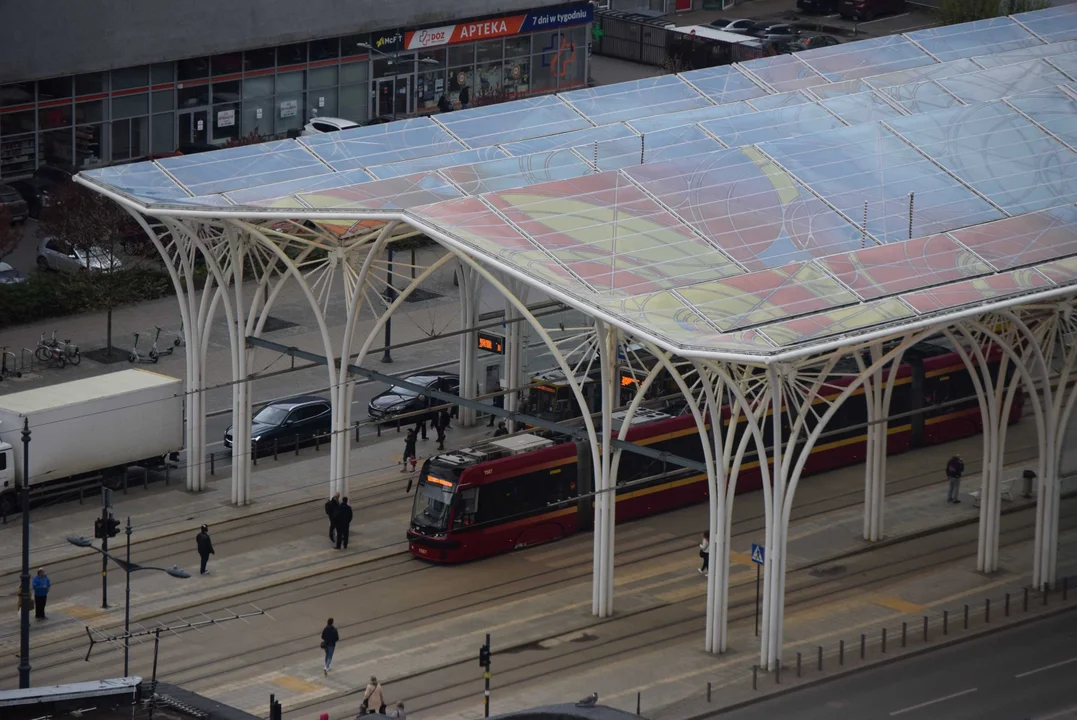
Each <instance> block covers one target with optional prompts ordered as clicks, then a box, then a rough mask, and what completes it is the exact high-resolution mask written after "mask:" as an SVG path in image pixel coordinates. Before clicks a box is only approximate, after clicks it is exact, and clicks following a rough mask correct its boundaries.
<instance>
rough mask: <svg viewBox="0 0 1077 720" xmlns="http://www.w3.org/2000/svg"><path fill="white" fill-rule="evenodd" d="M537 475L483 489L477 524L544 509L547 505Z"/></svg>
mask: <svg viewBox="0 0 1077 720" xmlns="http://www.w3.org/2000/svg"><path fill="white" fill-rule="evenodd" d="M536 475H537V473H532V474H528V475H520V476H518V477H513V478H506V479H505V480H498V481H497V482H493V483H490V484H489V485H486V486H484V487H483V490H482V494H481V495H480V497H479V503H478V508H479V510H478V515H477V522H482V523H485V522H494V521H498V520H502V519H505V518H511V517H516V516H520V515H524V514H526V513H529V512H532V511H534V510H540V509H544V508H545V507H546V504H547V498H546V496H545V492H544V488H543V484H542V482H541V480H540V478H539V477H536Z"/></svg>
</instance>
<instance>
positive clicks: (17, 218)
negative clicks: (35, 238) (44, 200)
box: [0, 185, 30, 222]
mask: <svg viewBox="0 0 1077 720" xmlns="http://www.w3.org/2000/svg"><path fill="white" fill-rule="evenodd" d="M0 207H2V208H4V209H5V210H7V211H8V212H10V213H11V221H12V222H26V218H28V217H29V216H30V206H29V205H27V204H26V201H25V200H23V199H22V196H21V195H19V193H18V191H17V190H16V189H15V188H13V187H11V186H10V185H0Z"/></svg>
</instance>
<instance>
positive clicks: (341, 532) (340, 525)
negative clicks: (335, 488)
mask: <svg viewBox="0 0 1077 720" xmlns="http://www.w3.org/2000/svg"><path fill="white" fill-rule="evenodd" d="M336 513H337V514H336V524H337V550H340V549H341V546H343V547H344V549H345V550H347V549H348V533H349V532H350V530H351V524H352V517H353V516H352V507H351V505H349V504H348V498H344V499H343V500H341V501H340V507H338V508H337V511H336Z"/></svg>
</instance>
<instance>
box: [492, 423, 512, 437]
mask: <svg viewBox="0 0 1077 720" xmlns="http://www.w3.org/2000/svg"><path fill="white" fill-rule="evenodd" d="M508 434H509V429H508V428H507V427H505V423H504V422H499V423H498V424H497V430H494V437H501V436H502V435H508Z"/></svg>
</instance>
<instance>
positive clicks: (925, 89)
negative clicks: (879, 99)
mask: <svg viewBox="0 0 1077 720" xmlns="http://www.w3.org/2000/svg"><path fill="white" fill-rule="evenodd" d="M879 92H881V93H882V94H884V95H886V96H887V97H888V98H890V99H891V100H894V101H895V102H896V103H897V104H898V105H900V106H901V107H903V108H905V109H906V110H908V111H909V112H911V113H922V112H931V111H933V110H945V109H946V108H952V107H958V106H960V105H962V102H961V101H960V100H958V99H957V97H955V96H954V95H953V94H952V93H949V92H947V91H946V90H944V89H943V88H942V86H941V85H939V84H938V83H936V82H935V81H934V80H928V81H926V82H919V83H909V84H907V85H897V86H895V87H886V88H882V89H880V90H879Z"/></svg>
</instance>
